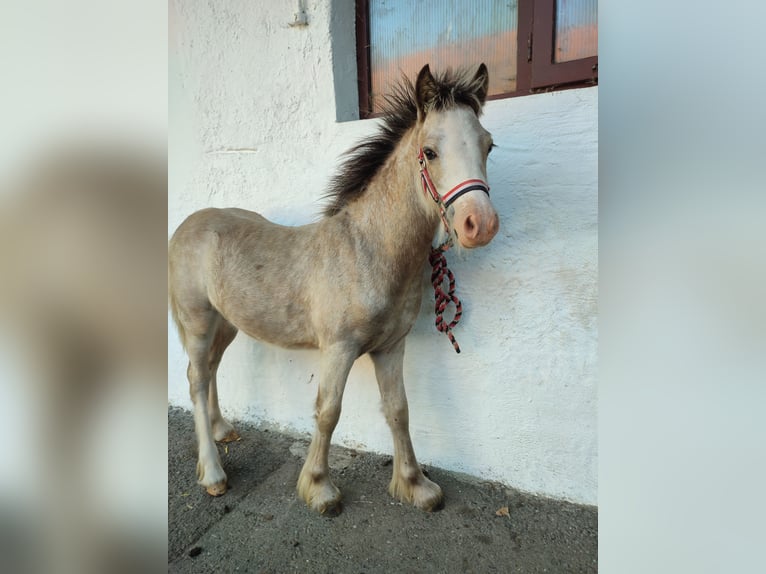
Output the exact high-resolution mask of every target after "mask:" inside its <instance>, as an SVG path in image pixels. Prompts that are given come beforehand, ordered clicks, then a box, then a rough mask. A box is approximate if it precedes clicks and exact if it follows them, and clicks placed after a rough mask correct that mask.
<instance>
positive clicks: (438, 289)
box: [428, 241, 463, 353]
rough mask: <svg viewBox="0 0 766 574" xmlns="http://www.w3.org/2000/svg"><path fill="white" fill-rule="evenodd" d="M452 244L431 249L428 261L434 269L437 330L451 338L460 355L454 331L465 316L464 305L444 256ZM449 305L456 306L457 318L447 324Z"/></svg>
mask: <svg viewBox="0 0 766 574" xmlns="http://www.w3.org/2000/svg"><path fill="white" fill-rule="evenodd" d="M451 244H452V243H451V242H450V241H447V242H445V243H443V244H441V245H440V246H439V247H433V248H431V255H429V257H428V261H429V262H430V263H431V267H432V269H433V271H432V272H431V284H432V285H433V286H434V299H435V306H434V312H435V313H436V330H437V331H441V332H442V333H445V334H446V335H447V337H449V340H450V342H451V343H452V346H453V347H455V352H457V353H459V352H460V345H458V344H457V341H456V340H455V335H453V334H452V329H453V328H454V327H455V326H456V325H457V324H458V322H459V321H460V317H461V315H462V314H463V305H462V304H461V303H460V299H458V298H457V296H456V295H455V276H454V275H453V274H452V271H450V270H449V268H448V267H447V258H446V257H445V256H444V253H445V252H446V251H447V250H448V249H449V248H450V245H451ZM445 278H446V279H447V281H448V284H449V287H448V288H447V292H446V293H445V292H444V289H442V285H443V283H444V279H445ZM449 303H453V304H454V305H455V316H454V317H453V318H452V321H450V322H449V323H447V322H446V321H445V320H444V311H445V310H446V308H447V305H448V304H449Z"/></svg>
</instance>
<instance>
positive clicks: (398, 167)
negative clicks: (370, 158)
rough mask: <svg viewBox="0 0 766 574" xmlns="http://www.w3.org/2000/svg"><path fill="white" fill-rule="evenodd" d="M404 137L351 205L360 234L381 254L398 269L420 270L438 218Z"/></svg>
mask: <svg viewBox="0 0 766 574" xmlns="http://www.w3.org/2000/svg"><path fill="white" fill-rule="evenodd" d="M411 140H412V137H411V136H410V137H405V138H404V139H403V141H402V143H401V144H400V145H399V146H398V147H397V149H396V150H395V151H394V153H393V154H392V155H391V157H390V158H389V159H388V160H387V161H386V163H385V164H384V165H383V166H382V168H381V169H380V170H379V172H378V173H377V174H376V176H375V177H374V178H373V180H372V181H371V182H370V183H369V186H368V189H367V190H366V191H365V193H364V194H363V195H362V196H361V197H360V198H359V199H358V200H357V201H355V202H354V203H353V204H352V205H349V206H348V208H349V216H350V218H349V222H350V224H351V225H354V226H355V231H356V233H358V234H360V235H362V236H364V237H365V239H366V240H367V241H368V243H369V244H370V245H374V246H375V247H376V257H377V258H379V259H380V261H381V262H385V264H388V265H389V266H390V268H391V270H392V271H396V272H397V273H410V274H412V275H414V274H418V275H419V273H420V272H421V270H422V267H423V263H424V262H425V260H426V258H427V256H428V253H429V251H430V246H431V241H432V240H433V237H434V234H435V232H436V227H437V224H438V221H439V218H438V214H437V213H436V212H435V210H429V209H428V208H427V203H425V202H424V201H423V200H422V198H421V197H419V196H418V194H422V193H423V190H422V189H418V182H419V172H418V163H417V152H416V149H415V148H414V146H413V144H412V143H411Z"/></svg>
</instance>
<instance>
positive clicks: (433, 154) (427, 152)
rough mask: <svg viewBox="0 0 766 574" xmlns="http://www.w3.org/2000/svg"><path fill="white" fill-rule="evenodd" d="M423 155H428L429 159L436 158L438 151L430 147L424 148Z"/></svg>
mask: <svg viewBox="0 0 766 574" xmlns="http://www.w3.org/2000/svg"><path fill="white" fill-rule="evenodd" d="M423 155H424V156H426V159H428V160H429V161H432V160H435V159H436V152H435V151H434V150H432V149H431V148H430V147H427V148H423Z"/></svg>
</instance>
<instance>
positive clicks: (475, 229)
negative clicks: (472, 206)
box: [463, 214, 479, 239]
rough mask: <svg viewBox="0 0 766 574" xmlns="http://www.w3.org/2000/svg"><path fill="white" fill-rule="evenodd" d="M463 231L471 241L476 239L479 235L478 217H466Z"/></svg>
mask: <svg viewBox="0 0 766 574" xmlns="http://www.w3.org/2000/svg"><path fill="white" fill-rule="evenodd" d="M463 229H464V231H465V234H466V236H467V237H470V238H471V239H473V238H475V237H476V236H477V235H478V234H479V221H478V216H476V215H473V214H471V215H469V216H468V217H466V218H465V223H463Z"/></svg>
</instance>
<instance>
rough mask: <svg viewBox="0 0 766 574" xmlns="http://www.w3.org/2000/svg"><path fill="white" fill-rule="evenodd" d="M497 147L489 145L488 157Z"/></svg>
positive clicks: (492, 144)
mask: <svg viewBox="0 0 766 574" xmlns="http://www.w3.org/2000/svg"><path fill="white" fill-rule="evenodd" d="M496 147H497V146H496V145H495V144H494V143H491V144H489V149H488V150H487V155H489V154H490V153H492V150H493V149H495V148H496Z"/></svg>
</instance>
